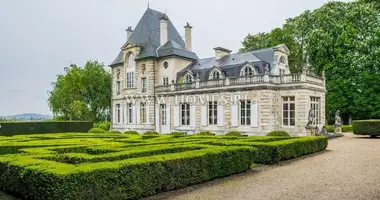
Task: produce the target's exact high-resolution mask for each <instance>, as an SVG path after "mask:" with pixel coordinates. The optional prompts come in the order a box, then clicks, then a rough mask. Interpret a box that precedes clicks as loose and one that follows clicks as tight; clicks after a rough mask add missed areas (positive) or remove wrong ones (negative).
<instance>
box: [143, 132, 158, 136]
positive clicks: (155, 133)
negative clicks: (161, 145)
mask: <svg viewBox="0 0 380 200" xmlns="http://www.w3.org/2000/svg"><path fill="white" fill-rule="evenodd" d="M144 135H160V133H158V132H157V131H147V132H145V133H144Z"/></svg>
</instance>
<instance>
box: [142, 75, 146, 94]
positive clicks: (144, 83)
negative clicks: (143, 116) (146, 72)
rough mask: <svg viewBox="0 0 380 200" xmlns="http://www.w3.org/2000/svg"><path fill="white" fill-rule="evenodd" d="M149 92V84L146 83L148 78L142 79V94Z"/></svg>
mask: <svg viewBox="0 0 380 200" xmlns="http://www.w3.org/2000/svg"><path fill="white" fill-rule="evenodd" d="M146 91H147V82H146V77H144V78H141V92H143V93H144V92H146Z"/></svg>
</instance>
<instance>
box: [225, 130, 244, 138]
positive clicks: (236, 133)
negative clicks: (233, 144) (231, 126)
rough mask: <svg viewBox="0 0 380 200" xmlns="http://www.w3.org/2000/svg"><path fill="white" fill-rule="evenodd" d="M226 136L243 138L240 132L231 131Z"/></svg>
mask: <svg viewBox="0 0 380 200" xmlns="http://www.w3.org/2000/svg"><path fill="white" fill-rule="evenodd" d="M226 135H227V136H238V137H240V136H243V135H242V134H241V132H240V131H230V132H229V133H227V134H226Z"/></svg>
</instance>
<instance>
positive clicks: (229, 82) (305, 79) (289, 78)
mask: <svg viewBox="0 0 380 200" xmlns="http://www.w3.org/2000/svg"><path fill="white" fill-rule="evenodd" d="M295 83H309V84H313V85H322V86H323V85H324V84H325V83H324V79H323V78H322V77H317V76H313V75H307V74H288V75H281V76H275V75H256V76H245V77H232V78H229V77H227V78H225V79H217V80H207V81H199V80H197V81H195V82H193V83H182V84H171V85H162V86H157V87H156V92H170V91H182V90H190V89H198V88H216V87H225V86H234V85H236V86H238V85H252V84H275V85H280V84H295Z"/></svg>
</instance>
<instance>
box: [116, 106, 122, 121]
mask: <svg viewBox="0 0 380 200" xmlns="http://www.w3.org/2000/svg"><path fill="white" fill-rule="evenodd" d="M116 123H118V124H120V123H121V105H120V104H116Z"/></svg>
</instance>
